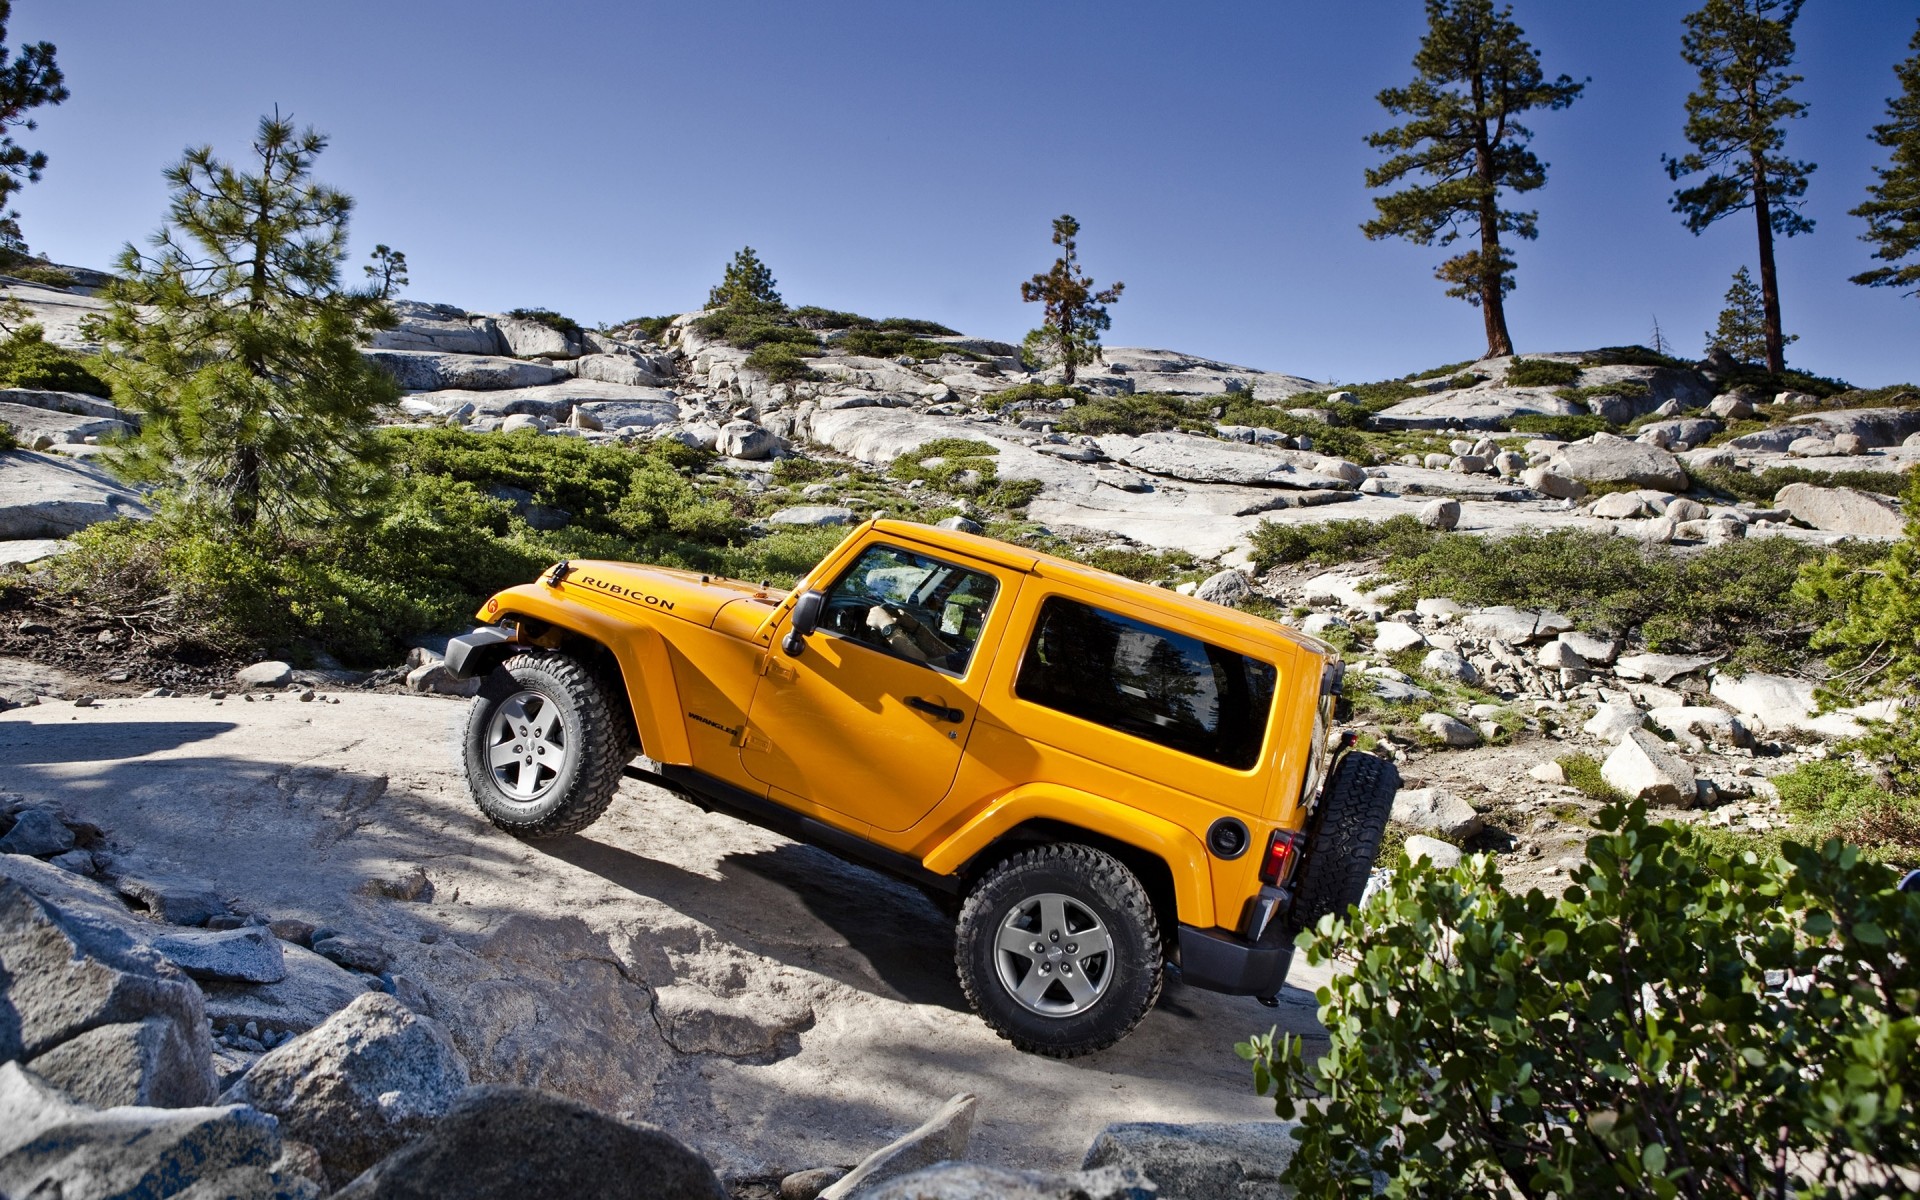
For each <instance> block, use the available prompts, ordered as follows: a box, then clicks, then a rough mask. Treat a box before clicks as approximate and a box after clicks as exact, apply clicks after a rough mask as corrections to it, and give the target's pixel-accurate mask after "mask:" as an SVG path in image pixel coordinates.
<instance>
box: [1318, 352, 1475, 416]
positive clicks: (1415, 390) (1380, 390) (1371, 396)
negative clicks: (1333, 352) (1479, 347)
mask: <svg viewBox="0 0 1920 1200" xmlns="http://www.w3.org/2000/svg"><path fill="white" fill-rule="evenodd" d="M1464 365H1466V364H1463V363H1455V364H1454V366H1456V367H1459V366H1464ZM1335 392H1352V393H1353V399H1352V400H1342V401H1340V402H1338V403H1335V402H1334V401H1333V399H1332V398H1331V397H1332V396H1333V394H1334V393H1335ZM1427 394H1428V392H1427V389H1426V388H1424V387H1418V386H1416V385H1414V384H1412V383H1409V382H1407V381H1406V380H1404V379H1385V380H1381V381H1380V382H1378V383H1347V384H1342V385H1340V386H1339V387H1336V388H1328V389H1326V390H1325V391H1319V392H1300V393H1297V394H1296V395H1292V396H1288V397H1287V407H1288V408H1324V409H1327V410H1328V411H1329V412H1336V413H1338V412H1350V411H1354V410H1358V411H1359V412H1361V413H1377V412H1379V411H1380V410H1381V409H1383V408H1391V407H1393V406H1394V405H1396V404H1398V403H1400V402H1401V401H1402V400H1411V399H1413V398H1414V397H1415V396H1425V395H1427Z"/></svg>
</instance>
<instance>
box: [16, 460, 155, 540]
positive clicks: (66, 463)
mask: <svg viewBox="0 0 1920 1200" xmlns="http://www.w3.org/2000/svg"><path fill="white" fill-rule="evenodd" d="M146 515H147V506H146V505H145V504H144V503H142V501H141V498H140V494H139V493H138V492H135V491H133V490H132V489H131V488H128V487H126V486H125V485H123V484H121V483H120V482H118V481H117V480H115V479H114V478H113V477H112V476H111V475H109V474H107V472H105V471H103V470H101V469H99V468H98V467H94V466H90V465H88V464H86V463H84V462H75V461H72V460H68V459H60V458H50V457H48V456H47V455H44V454H33V453H29V452H26V451H20V452H17V453H9V454H0V541H13V540H16V539H27V538H63V537H66V536H67V535H68V534H70V533H78V532H79V531H80V530H82V529H85V528H87V527H88V526H89V525H96V524H98V523H100V522H101V521H112V520H116V519H118V518H121V517H144V516H146Z"/></svg>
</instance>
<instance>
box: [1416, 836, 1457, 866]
mask: <svg viewBox="0 0 1920 1200" xmlns="http://www.w3.org/2000/svg"><path fill="white" fill-rule="evenodd" d="M1405 846H1406V851H1407V858H1408V859H1409V860H1410V861H1413V862H1418V861H1420V860H1421V859H1423V858H1424V859H1426V860H1427V861H1428V862H1430V863H1432V864H1433V865H1434V867H1436V868H1437V869H1439V870H1442V871H1448V870H1452V869H1453V868H1454V867H1457V866H1459V865H1460V858H1461V855H1460V847H1458V846H1456V845H1454V844H1452V843H1451V842H1443V841H1441V840H1440V839H1439V838H1432V837H1428V836H1427V835H1425V834H1423V833H1414V834H1409V835H1408V836H1407V840H1406V843H1405Z"/></svg>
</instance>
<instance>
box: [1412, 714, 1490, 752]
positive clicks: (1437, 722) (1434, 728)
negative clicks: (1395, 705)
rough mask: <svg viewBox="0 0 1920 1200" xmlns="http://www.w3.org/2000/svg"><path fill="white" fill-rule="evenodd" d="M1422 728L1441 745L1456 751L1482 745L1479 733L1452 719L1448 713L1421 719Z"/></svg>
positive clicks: (1467, 725)
mask: <svg viewBox="0 0 1920 1200" xmlns="http://www.w3.org/2000/svg"><path fill="white" fill-rule="evenodd" d="M1420 728H1421V729H1424V730H1425V731H1426V732H1427V733H1428V734H1429V735H1430V736H1432V737H1434V738H1436V739H1438V740H1439V741H1440V742H1441V743H1443V744H1445V745H1448V746H1452V747H1454V748H1455V749H1465V748H1466V747H1468V746H1477V745H1479V744H1480V734H1479V731H1477V730H1476V729H1474V727H1473V726H1471V725H1469V724H1467V723H1466V722H1465V721H1462V720H1459V719H1458V718H1456V717H1450V716H1448V715H1447V714H1446V713H1438V712H1430V713H1424V714H1422V715H1421V717H1420Z"/></svg>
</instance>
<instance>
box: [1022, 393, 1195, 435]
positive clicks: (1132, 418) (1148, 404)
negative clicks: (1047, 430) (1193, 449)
mask: <svg viewBox="0 0 1920 1200" xmlns="http://www.w3.org/2000/svg"><path fill="white" fill-rule="evenodd" d="M1059 426H1060V428H1061V429H1062V430H1064V431H1066V432H1068V433H1086V434H1093V435H1096V436H1097V435H1099V434H1107V433H1124V434H1133V435H1136V436H1137V435H1139V434H1143V433H1157V432H1159V431H1161V430H1166V429H1188V430H1192V431H1194V432H1196V433H1212V432H1213V427H1214V420H1213V416H1212V410H1211V409H1210V408H1209V407H1208V406H1207V405H1206V404H1205V403H1204V402H1203V401H1199V400H1192V399H1188V398H1187V397H1184V396H1169V395H1166V394H1164V393H1161V392H1141V393H1138V394H1136V395H1132V396H1095V397H1092V398H1091V399H1088V400H1085V401H1082V402H1081V403H1079V404H1076V405H1075V406H1074V407H1072V408H1070V409H1068V410H1067V411H1066V412H1063V413H1061V414H1060V420H1059Z"/></svg>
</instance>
